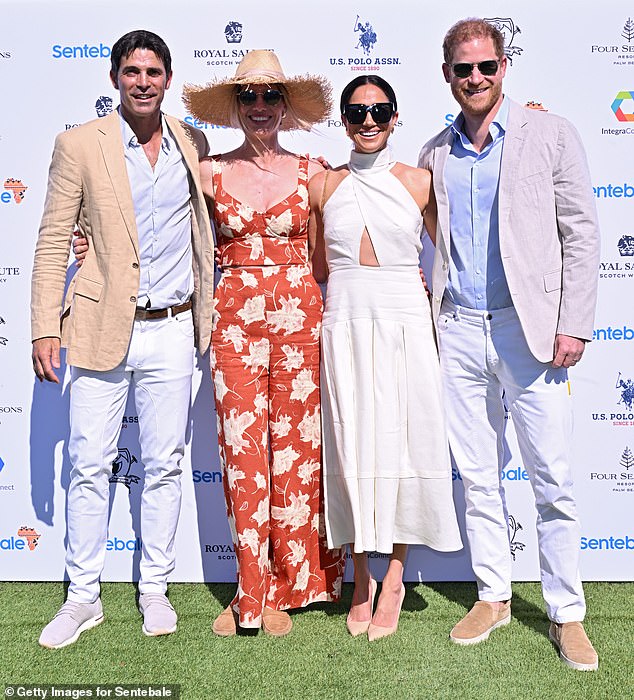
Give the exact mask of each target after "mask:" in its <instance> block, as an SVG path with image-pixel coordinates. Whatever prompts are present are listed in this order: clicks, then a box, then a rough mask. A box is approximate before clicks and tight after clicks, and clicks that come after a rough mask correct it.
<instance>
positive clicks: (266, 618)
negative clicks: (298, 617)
mask: <svg viewBox="0 0 634 700" xmlns="http://www.w3.org/2000/svg"><path fill="white" fill-rule="evenodd" d="M262 628H263V629H264V633H265V634H270V635H271V637H284V636H285V635H287V634H288V633H289V632H290V631H291V629H293V621H292V620H291V616H290V615H289V614H288V613H287V612H284V611H283V610H273V608H264V610H263V611H262Z"/></svg>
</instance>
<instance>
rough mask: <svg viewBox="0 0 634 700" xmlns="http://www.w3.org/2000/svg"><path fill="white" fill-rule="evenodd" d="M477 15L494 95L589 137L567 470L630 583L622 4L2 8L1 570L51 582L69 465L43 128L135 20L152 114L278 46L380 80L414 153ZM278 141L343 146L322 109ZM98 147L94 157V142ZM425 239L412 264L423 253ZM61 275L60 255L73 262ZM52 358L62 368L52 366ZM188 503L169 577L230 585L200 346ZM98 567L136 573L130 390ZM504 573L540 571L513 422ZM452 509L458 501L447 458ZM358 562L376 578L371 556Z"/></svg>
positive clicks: (627, 66) (94, 81) (523, 576)
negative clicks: (584, 314)
mask: <svg viewBox="0 0 634 700" xmlns="http://www.w3.org/2000/svg"><path fill="white" fill-rule="evenodd" d="M473 15H479V16H483V17H486V18H490V19H494V18H497V21H499V22H500V23H501V26H502V27H503V29H504V31H505V34H506V37H507V51H508V55H509V59H510V61H512V63H511V65H510V66H509V69H508V72H507V76H506V79H505V89H506V92H507V93H508V94H509V95H511V96H512V97H513V98H514V99H515V100H517V101H519V102H522V103H524V102H527V101H529V100H532V101H537V102H541V103H543V105H544V106H545V107H546V108H547V109H548V110H550V111H552V112H556V113H558V114H561V115H564V116H566V117H568V118H570V119H571V120H572V121H573V122H574V123H575V124H576V126H577V127H578V129H579V130H580V132H581V135H582V137H583V140H584V142H585V145H586V148H587V152H588V157H589V161H590V166H591V171H592V177H593V183H594V186H595V193H596V199H597V205H598V209H599V216H600V220H601V228H602V241H603V242H602V255H601V269H600V271H599V274H600V296H599V304H598V311H597V320H596V331H595V336H596V339H595V341H594V342H593V343H591V344H590V345H589V347H588V349H587V351H586V357H585V358H584V361H583V363H582V364H581V365H580V367H579V368H578V369H575V370H574V371H573V372H572V373H571V390H572V394H573V397H574V405H575V441H574V445H573V464H574V470H575V486H576V494H577V499H578V505H579V510H580V512H581V516H582V525H583V532H582V539H581V542H580V548H581V561H582V575H583V578H584V579H590V580H592V579H594V580H634V526H633V525H632V515H631V514H632V510H633V505H634V497H633V494H634V439H633V437H634V433H633V430H634V405H633V402H634V388H633V381H632V380H633V379H634V353H633V352H632V348H634V305H633V304H632V301H631V300H632V292H633V290H634V223H633V221H634V216H633V214H634V207H633V203H634V173H633V167H632V163H634V100H633V98H634V19H632V17H634V8H630V9H629V10H627V9H626V8H625V4H624V3H623V2H622V0H604V2H602V3H596V2H588V1H587V0H586V1H585V2H567V1H565V0H564V1H562V2H560V3H557V4H555V3H552V2H546V0H533V1H532V2H527V0H524V1H522V2H519V1H517V2H516V1H513V2H508V0H507V1H506V2H502V1H501V0H498V1H497V2H493V1H482V2H477V1H476V2H474V0H469V1H468V2H467V0H454V2H451V3H446V4H445V5H444V6H442V5H441V4H439V3H435V2H434V3H432V2H429V1H427V0H425V1H421V0H395V1H394V2H392V3H384V2H378V1H377V0H366V1H365V2H363V3H357V4H355V3H351V2H345V3H342V2H335V1H333V0H319V2H317V1H314V2H297V1H296V0H295V1H293V2H290V1H286V0H283V1H279V0H276V1H274V2H272V3H267V4H266V9H264V8H263V6H262V3H260V2H257V0H240V1H239V2H232V3H229V2H226V3H223V2H218V1H216V2H209V1H207V2H202V1H198V2H197V1H196V0H181V2H179V3H173V2H169V3H167V2H163V1H160V2H159V1H155V2H152V3H145V2H142V1H141V0H126V1H125V2H120V0H116V1H115V0H109V1H108V2H98V1H95V0H91V2H89V3H88V2H83V1H82V0H74V1H70V0H69V1H64V2H60V1H58V2H50V0H49V1H48V2H33V1H31V0H25V1H24V2H22V3H15V2H13V1H11V2H8V1H7V0H2V1H1V2H0V81H1V84H0V94H2V108H1V109H0V578H1V579H4V580H61V579H62V578H63V576H64V564H63V552H64V537H65V505H66V502H65V489H66V486H67V484H68V479H69V461H68V454H67V451H66V441H67V434H68V392H69V384H68V376H67V374H66V375H65V380H64V382H63V383H62V384H61V385H60V386H54V385H39V384H37V383H36V382H35V381H34V377H33V373H32V369H31V361H30V337H29V285H30V272H31V266H32V258H33V249H34V245H35V240H36V236H37V230H38V225H39V219H40V216H41V212H42V206H43V202H44V196H45V189H46V179H47V169H48V165H49V162H50V156H51V152H52V146H53V140H54V137H55V135H56V134H57V133H58V132H60V131H63V130H65V129H70V128H73V127H74V126H76V125H78V124H80V123H82V122H84V121H87V120H90V119H94V118H95V117H97V116H98V110H102V111H109V110H110V109H112V107H113V106H116V104H117V93H116V91H115V90H114V89H113V88H112V85H111V84H110V82H109V80H108V70H109V59H108V56H109V47H110V46H111V45H112V43H113V42H114V41H115V40H116V39H117V38H118V37H119V36H121V35H122V34H124V33H125V32H127V31H129V30H131V29H136V28H145V29H149V30H152V31H155V32H157V33H158V34H160V35H161V36H162V37H163V38H164V39H165V40H166V41H167V43H168V45H169V46H170V48H171V51H172V56H173V68H174V79H173V82H172V86H171V88H170V90H169V92H168V93H167V98H166V101H165V105H164V106H165V109H166V111H167V112H169V113H171V114H174V115H177V116H179V117H181V118H182V119H185V120H186V121H190V122H191V121H192V118H191V117H190V116H189V115H188V114H187V113H186V112H185V109H184V107H183V105H182V102H181V100H180V95H181V88H182V84H183V83H184V82H192V83H204V82H207V81H208V80H210V79H211V78H212V77H214V76H224V75H230V74H233V72H234V70H235V66H236V65H237V63H238V62H239V60H240V57H241V56H242V55H243V54H244V53H245V52H246V51H248V50H250V49H255V48H271V49H274V50H275V51H276V52H277V53H278V55H279V56H280V57H281V60H282V64H283V66H284V68H285V70H286V72H287V73H288V74H297V73H306V72H310V73H321V74H325V75H327V76H328V78H329V79H330V80H331V81H332V83H333V86H334V93H335V96H338V94H339V93H340V91H341V89H342V88H343V86H344V85H345V84H346V83H347V82H348V81H349V80H351V79H352V78H354V77H355V76H356V75H359V74H360V72H370V71H372V72H377V73H378V74H380V75H381V76H382V77H384V78H386V79H387V80H388V81H389V82H390V83H392V85H393V86H394V88H395V90H396V93H397V96H398V100H399V113H400V119H399V126H398V128H397V130H396V132H395V134H394V136H393V138H392V144H393V148H394V150H395V152H396V155H397V157H398V158H399V159H400V160H402V161H404V162H407V163H412V164H414V163H415V162H416V160H417V154H418V151H419V149H420V146H421V145H422V144H423V143H424V142H425V141H426V140H427V139H428V138H429V137H430V136H432V135H433V134H434V133H436V132H437V131H439V130H440V129H442V128H443V127H445V126H446V125H447V124H449V123H450V122H451V121H452V119H453V117H454V115H455V114H456V111H457V110H456V104H455V103H454V101H453V98H452V96H451V94H450V91H449V89H448V86H447V85H446V84H445V83H444V81H443V78H442V74H441V70H440V65H441V62H442V54H441V42H442V38H443V36H444V33H445V31H446V30H447V29H448V27H449V26H450V25H451V24H452V23H453V22H454V21H456V20H458V19H460V18H462V17H465V16H473ZM196 125H197V126H200V127H201V128H203V129H204V130H205V132H206V134H207V136H208V139H209V142H210V144H211V150H212V152H220V151H223V150H227V149H229V148H232V147H234V146H235V145H237V144H238V143H239V135H237V134H236V133H235V132H233V131H232V130H229V129H219V128H213V127H210V126H207V125H204V124H196ZM285 144H286V145H287V146H288V147H290V148H292V149H293V150H297V151H301V152H310V153H311V154H314V155H317V154H323V155H325V156H326V157H327V158H328V159H329V160H330V162H331V163H333V164H335V163H339V162H341V161H344V160H345V159H347V153H348V150H349V146H348V144H347V141H346V137H345V134H344V131H343V129H342V128H341V125H340V121H339V117H338V116H337V115H336V114H335V115H333V116H332V118H331V119H330V120H329V121H328V122H327V123H325V124H323V125H321V126H319V127H318V128H316V129H315V130H314V131H313V132H312V133H310V134H305V133H301V134H297V135H289V136H287V137H285ZM95 155H97V154H95ZM430 252H431V251H430V245H429V243H427V252H426V258H425V262H426V264H428V263H429V255H430ZM71 273H72V269H71V270H70V271H69V274H71ZM63 369H65V368H63ZM192 401H193V409H192V415H191V430H190V436H189V449H188V452H187V455H186V458H185V459H184V461H183V468H184V476H183V486H184V501H183V509H182V515H181V521H180V526H179V530H178V541H177V547H178V564H177V569H176V571H175V572H174V575H173V580H177V581H203V580H204V581H231V580H234V577H235V559H234V555H233V551H232V546H231V540H230V536H229V530H228V527H227V524H226V518H225V511H224V504H223V496H222V477H221V474H220V468H219V461H218V455H217V441H216V432H215V416H214V413H213V401H212V384H211V381H210V374H209V368H208V358H207V357H205V358H198V367H197V371H196V374H195V380H194V392H193V399H192ZM122 428H123V429H122V432H121V439H120V444H119V447H120V450H119V458H118V462H117V465H116V466H115V471H116V474H115V475H114V479H113V483H112V487H111V500H112V513H111V519H110V532H109V540H108V550H109V551H108V556H107V560H106V570H105V573H104V579H106V580H130V579H133V578H136V577H137V576H138V562H139V554H140V552H139V550H140V537H141V533H140V530H139V496H140V491H141V486H142V479H143V469H142V465H141V464H140V459H139V448H138V443H137V436H138V425H137V417H136V413H135V410H134V404H133V403H132V402H129V405H128V409H127V411H126V417H125V419H124V423H123V426H122ZM502 476H503V479H504V484H505V486H506V494H507V502H508V511H509V527H510V529H511V534H512V549H513V555H514V559H515V561H514V578H515V579H516V580H536V579H538V558H537V549H536V538H535V531H534V530H535V528H534V522H535V511H534V507H533V500H532V493H531V490H530V487H529V484H528V481H527V477H526V473H525V471H524V470H523V466H522V464H521V461H520V459H519V457H518V451H517V446H516V442H515V438H514V434H513V430H512V425H510V421H509V430H508V452H507V461H506V465H505V467H504V471H503V475H502ZM454 482H455V500H456V506H457V509H458V512H459V513H461V512H462V510H463V507H464V504H463V499H462V487H461V484H460V477H459V475H458V474H457V473H456V472H455V471H454ZM382 559H383V558H381V557H376V558H375V559H373V566H374V567H375V570H376V571H377V573H378V574H379V575H380V573H381V569H382V568H383V567H384V566H385V562H384V561H383V560H382ZM406 575H407V578H408V579H409V580H427V581H430V580H468V579H471V578H473V574H472V572H471V569H470V566H469V562H468V554H467V553H466V552H464V551H463V552H461V553H457V554H449V555H447V554H445V555H440V554H435V553H433V552H431V551H430V550H426V549H425V548H414V549H413V550H412V552H411V555H410V558H409V561H408V565H407V571H406Z"/></svg>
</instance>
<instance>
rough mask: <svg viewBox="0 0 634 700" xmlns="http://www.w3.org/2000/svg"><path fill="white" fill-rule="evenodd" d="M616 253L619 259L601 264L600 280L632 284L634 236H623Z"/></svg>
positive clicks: (604, 261) (633, 273)
mask: <svg viewBox="0 0 634 700" xmlns="http://www.w3.org/2000/svg"><path fill="white" fill-rule="evenodd" d="M615 253H618V257H616V256H615V257H613V258H608V259H606V260H601V262H600V263H599V280H601V281H606V282H621V283H622V282H625V281H628V282H629V283H631V280H632V279H634V236H633V235H632V234H629V233H626V234H624V235H622V236H621V237H620V238H619V240H618V241H617V244H616V246H615Z"/></svg>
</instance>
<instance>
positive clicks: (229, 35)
mask: <svg viewBox="0 0 634 700" xmlns="http://www.w3.org/2000/svg"><path fill="white" fill-rule="evenodd" d="M225 39H226V40H227V44H239V43H240V42H241V41H242V24H241V23H240V22H236V21H233V22H229V23H228V24H227V26H226V27H225Z"/></svg>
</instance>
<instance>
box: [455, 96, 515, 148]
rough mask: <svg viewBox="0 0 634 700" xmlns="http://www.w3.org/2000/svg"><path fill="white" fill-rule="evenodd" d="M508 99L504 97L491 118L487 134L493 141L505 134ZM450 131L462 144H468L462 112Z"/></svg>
mask: <svg viewBox="0 0 634 700" xmlns="http://www.w3.org/2000/svg"><path fill="white" fill-rule="evenodd" d="M509 104H510V103H509V98H508V97H506V95H505V96H504V99H503V100H502V104H501V105H500V109H498V111H497V114H496V115H495V117H494V118H493V121H492V122H491V124H490V125H489V133H490V134H491V139H492V140H493V141H495V140H496V139H498V138H501V137H502V136H504V134H505V133H506V125H507V122H508V118H509ZM450 128H451V131H452V133H453V135H454V138H456V136H457V137H458V138H459V139H460V140H461V141H462V143H463V144H465V145H466V144H467V143H469V139H468V137H467V135H466V134H465V132H464V115H463V114H462V112H460V114H459V115H458V116H457V117H456V119H455V120H454V122H453V124H452V125H451V127H450Z"/></svg>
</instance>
